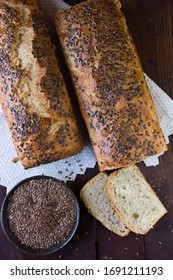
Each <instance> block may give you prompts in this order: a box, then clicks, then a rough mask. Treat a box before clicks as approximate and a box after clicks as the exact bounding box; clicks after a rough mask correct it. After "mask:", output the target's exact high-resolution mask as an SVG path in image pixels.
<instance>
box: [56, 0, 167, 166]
mask: <svg viewBox="0 0 173 280" xmlns="http://www.w3.org/2000/svg"><path fill="white" fill-rule="evenodd" d="M120 7H121V4H120V2H119V1H117V0H107V1H105V0H94V1H91V0H89V1H86V2H82V3H81V4H79V5H75V6H73V7H71V8H70V9H63V10H60V11H59V12H57V14H56V17H55V25H56V29H57V33H58V35H59V38H60V41H61V45H62V48H63V51H64V55H65V57H66V61H67V64H68V66H69V69H70V71H71V75H72V79H73V82H74V87H75V90H76V94H77V97H78V101H79V105H80V108H81V112H82V115H83V118H84V120H85V123H86V126H87V128H88V132H89V135H90V139H91V142H92V145H93V148H94V151H95V154H96V157H97V160H98V164H99V168H100V171H104V170H111V169H116V168H120V167H123V166H127V165H129V164H132V163H137V162H140V161H142V160H144V159H146V158H147V157H150V156H153V155H156V154H159V153H161V152H163V151H166V150H167V146H166V143H165V139H164V137H163V134H162V131H161V129H160V125H159V121H158V118H157V115H156V112H155V109H154V105H153V101H152V98H151V95H150V92H149V89H148V87H147V84H146V81H145V78H144V75H143V71H142V67H141V64H140V61H139V58H138V55H137V51H136V49H135V46H134V43H133V41H132V38H131V36H130V33H129V31H128V28H127V25H126V21H125V17H124V15H123V13H122V12H121V9H120Z"/></svg>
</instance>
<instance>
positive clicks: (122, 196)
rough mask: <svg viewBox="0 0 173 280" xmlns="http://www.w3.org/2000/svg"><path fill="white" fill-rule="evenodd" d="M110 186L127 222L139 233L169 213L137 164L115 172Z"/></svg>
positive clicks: (110, 195)
mask: <svg viewBox="0 0 173 280" xmlns="http://www.w3.org/2000/svg"><path fill="white" fill-rule="evenodd" d="M106 189H107V194H108V198H109V200H110V202H111V205H112V207H113V208H114V210H115V211H116V212H117V214H118V215H119V217H120V219H121V221H122V222H123V224H124V225H125V226H126V227H127V228H129V229H130V230H131V231H133V232H135V233H137V234H146V233H147V232H148V231H149V230H150V229H151V228H152V227H153V226H154V225H155V224H156V222H157V221H158V220H159V219H160V218H161V217H162V216H163V215H165V214H166V213H167V210H166V208H165V207H164V206H163V204H162V203H161V201H160V200H159V198H158V197H157V196H156V194H155V192H154V191H153V189H152V187H151V186H150V185H149V184H148V183H147V182H146V180H145V178H144V176H143V174H142V173H141V172H140V170H139V168H138V167H137V166H136V165H132V166H129V167H126V168H122V169H120V170H117V171H114V172H113V173H112V174H111V175H110V176H109V177H108V180H107V181H106Z"/></svg>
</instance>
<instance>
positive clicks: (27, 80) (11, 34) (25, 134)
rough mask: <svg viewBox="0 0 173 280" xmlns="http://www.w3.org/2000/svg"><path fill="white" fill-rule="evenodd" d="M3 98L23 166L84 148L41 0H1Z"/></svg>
mask: <svg viewBox="0 0 173 280" xmlns="http://www.w3.org/2000/svg"><path fill="white" fill-rule="evenodd" d="M0 14H1V27H0V32H1V38H0V44H1V59H2V64H1V66H2V67H1V69H0V87H1V93H0V95H1V96H0V101H1V102H2V107H3V112H4V115H5V118H6V121H7V123H8V126H9V129H10V132H11V135H12V139H13V143H14V145H15V148H16V151H17V153H18V156H19V158H20V160H21V161H22V164H23V165H24V167H26V168H28V167H33V166H36V165H39V164H42V163H46V162H52V161H54V160H58V159H61V158H65V157H68V156H71V155H74V154H77V153H79V152H81V150H82V148H83V144H82V140H81V137H80V135H79V131H78V127H77V123H76V120H75V117H74V113H73V111H72V106H71V103H70V98H69V95H68V93H67V89H66V86H65V82H64V80H63V77H62V75H61V72H60V68H59V65H58V62H57V58H56V56H55V47H54V46H53V45H52V43H51V39H50V37H49V34H48V29H47V27H46V23H45V19H44V16H43V13H42V11H41V8H40V6H39V4H38V2H37V1H35V0H34V1H33V0H30V1H29V0H9V1H6V0H0Z"/></svg>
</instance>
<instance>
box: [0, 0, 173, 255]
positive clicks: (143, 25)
mask: <svg viewBox="0 0 173 280" xmlns="http://www.w3.org/2000/svg"><path fill="white" fill-rule="evenodd" d="M68 2H69V1H68ZM74 2H75V1H70V2H69V3H74ZM76 2H79V1H76ZM121 2H122V7H123V11H124V14H125V16H126V19H127V24H128V27H129V30H130V32H131V34H132V36H133V40H134V42H135V45H136V48H137V51H138V54H139V57H140V60H141V63H142V66H143V70H144V72H146V73H147V74H148V76H149V77H150V78H152V79H153V80H154V81H155V82H156V83H157V84H158V85H159V86H160V87H161V88H162V89H163V90H165V91H166V92H167V94H168V95H169V96H170V97H171V98H173V20H172V14H173V1H172V0H165V1H162V0H157V1H156V0H150V1H149V0H148V1H146V0H122V1H121ZM52 34H53V36H55V33H54V31H52ZM54 40H55V42H57V38H54ZM61 63H62V64H63V63H64V61H63V59H62V62H61ZM63 69H64V75H65V76H66V77H65V78H66V81H67V82H68V86H69V87H70V89H71V91H72V92H73V89H72V84H71V82H70V81H69V80H70V77H69V74H68V71H67V68H66V67H65V66H64V67H63ZM168 147H169V150H168V152H166V153H165V154H164V155H163V156H162V157H161V158H160V164H159V165H158V166H156V167H148V168H147V167H146V166H145V165H144V164H143V163H140V164H138V166H139V168H140V170H141V171H142V173H143V174H144V176H145V178H146V179H147V181H148V182H149V183H150V184H151V186H152V187H153V189H154V191H155V192H156V193H157V195H158V196H159V198H160V199H161V201H162V202H163V204H164V205H165V206H166V208H167V210H168V214H167V215H165V216H164V217H163V218H162V219H161V220H160V221H159V222H158V223H157V224H156V226H155V227H154V228H153V229H152V230H151V231H150V232H149V233H148V234H147V235H145V236H141V235H136V234H133V233H130V234H129V236H128V237H123V238H121V237H118V236H116V235H115V234H113V233H112V232H110V231H108V230H107V229H105V228H104V227H103V226H102V225H101V224H100V223H99V222H98V221H96V220H95V219H94V218H92V217H91V215H90V214H88V213H87V211H86V209H85V207H84V205H83V203H82V202H81V201H80V200H79V201H80V207H81V217H80V223H79V228H78V230H77V232H76V234H75V236H74V238H73V239H72V240H71V241H70V243H69V244H68V245H67V246H66V247H65V248H64V249H61V250H60V251H58V252H56V253H54V254H51V255H48V256H42V257H33V256H30V255H27V254H24V253H22V252H21V251H19V250H18V249H16V248H15V247H14V246H13V245H12V244H11V243H10V242H9V241H8V240H7V239H6V237H5V236H4V234H3V232H2V229H0V248H1V249H0V259H57V260H58V259H117V260H118V259H120V260H123V259H149V260H150V259H173V136H171V137H170V144H169V146H168ZM98 172H99V171H98V166H96V167H95V169H93V170H91V169H88V170H87V171H86V173H85V174H84V175H78V176H77V178H76V180H75V181H74V182H69V184H70V185H71V187H72V189H73V190H74V191H75V193H76V194H77V196H78V198H79V191H80V189H81V188H82V186H83V185H84V184H85V183H86V182H87V181H88V180H89V179H90V178H92V177H93V176H94V175H96V174H97V173H98ZM4 196H5V188H3V187H1V188H0V202H1V203H2V201H3V199H4Z"/></svg>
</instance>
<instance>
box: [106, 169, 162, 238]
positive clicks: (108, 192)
mask: <svg viewBox="0 0 173 280" xmlns="http://www.w3.org/2000/svg"><path fill="white" fill-rule="evenodd" d="M130 167H132V168H133V169H134V170H135V172H136V174H139V175H140V177H141V178H143V179H144V180H145V177H144V175H143V174H142V173H141V172H140V170H139V168H138V167H137V166H136V165H131V166H129V167H127V168H130ZM125 169H126V168H123V169H119V170H116V171H114V172H113V173H111V174H110V175H109V177H108V179H107V181H106V191H107V196H108V198H109V201H110V203H111V205H112V208H113V209H114V210H115V211H116V213H117V215H118V216H119V218H120V220H121V221H122V223H123V224H124V225H125V226H126V227H127V228H128V229H129V230H131V231H132V232H134V233H136V234H147V233H148V231H149V230H150V229H151V228H153V227H154V225H155V224H156V223H157V221H158V220H159V219H160V218H161V217H163V216H164V215H165V214H166V213H167V210H166V208H165V207H164V206H163V204H162V203H161V201H160V199H159V198H158V197H157V195H156V194H155V192H154V191H153V189H152V188H151V187H150V185H149V184H148V183H147V182H146V189H147V191H148V192H149V193H150V194H151V195H152V196H153V199H155V200H156V201H157V202H158V205H160V207H162V212H160V215H159V214H158V215H157V219H156V220H155V223H153V224H152V225H151V226H150V227H148V228H147V229H146V230H140V229H137V228H136V227H134V226H133V223H132V221H130V222H129V221H127V220H126V219H125V218H124V216H123V214H122V212H121V211H120V209H119V208H118V206H117V204H116V203H115V201H114V199H113V197H112V195H111V188H110V185H111V182H112V180H113V177H115V176H117V175H118V173H120V172H122V170H125ZM125 183H126V182H125V181H124V184H125ZM132 200H133V198H132ZM146 219H147V217H146Z"/></svg>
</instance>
